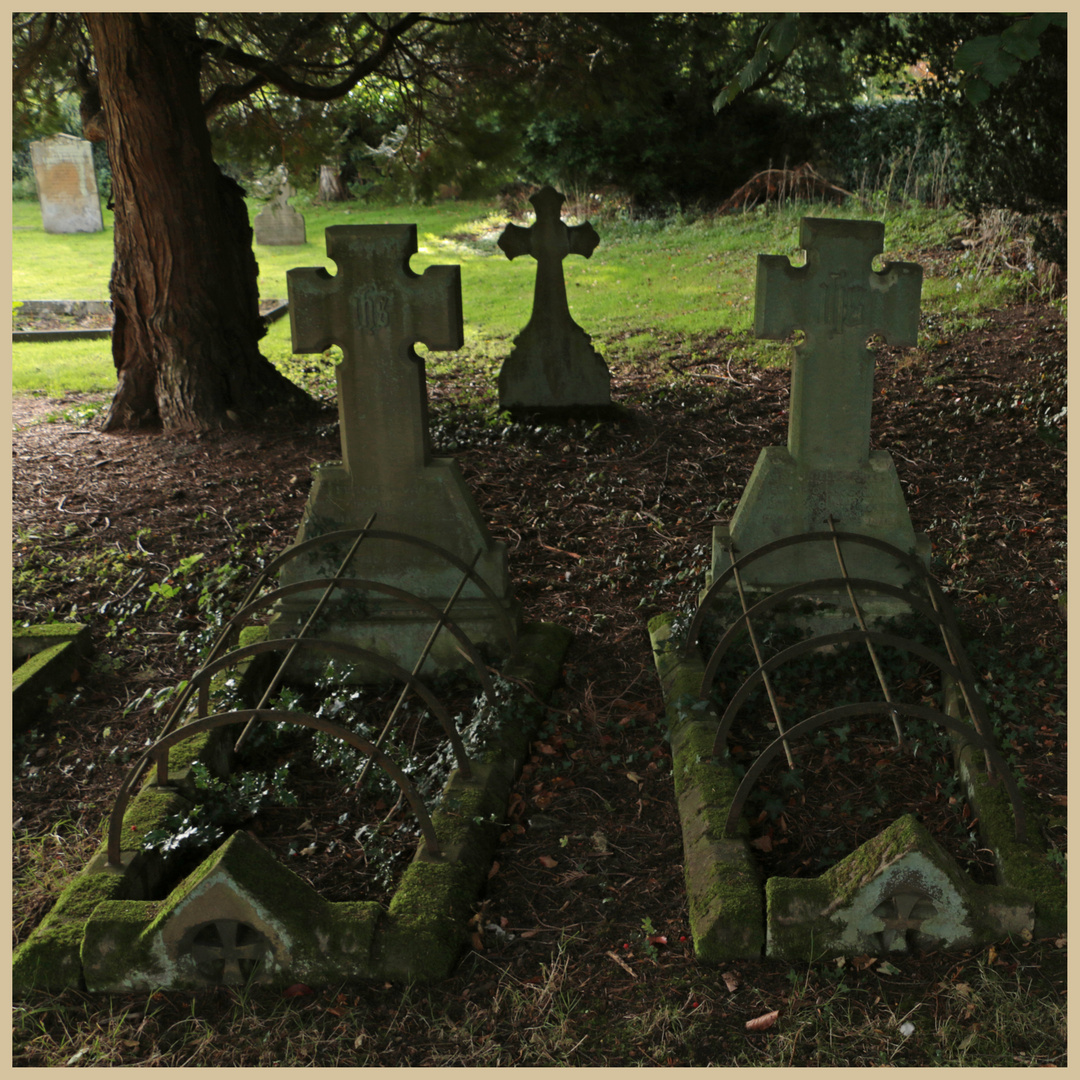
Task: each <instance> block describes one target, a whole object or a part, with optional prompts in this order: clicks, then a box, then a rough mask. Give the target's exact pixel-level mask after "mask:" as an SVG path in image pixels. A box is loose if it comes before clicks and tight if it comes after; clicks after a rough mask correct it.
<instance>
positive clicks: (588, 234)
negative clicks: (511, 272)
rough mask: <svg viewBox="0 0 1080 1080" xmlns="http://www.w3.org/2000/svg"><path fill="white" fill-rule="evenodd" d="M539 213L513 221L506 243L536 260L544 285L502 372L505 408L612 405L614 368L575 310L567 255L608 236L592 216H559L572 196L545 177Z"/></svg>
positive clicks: (511, 254) (511, 251) (502, 240)
mask: <svg viewBox="0 0 1080 1080" xmlns="http://www.w3.org/2000/svg"><path fill="white" fill-rule="evenodd" d="M529 201H530V202H531V203H532V204H533V206H534V207H535V208H536V221H535V223H534V224H533V225H531V226H530V227H529V228H527V229H524V228H522V227H521V226H520V225H507V226H506V228H505V229H504V230H503V233H502V235H501V236H500V237H499V247H500V248H501V249H502V251H503V253H504V254H505V255H506V257H507V258H508V259H514V258H516V257H517V256H518V255H531V256H532V257H533V258H534V259H535V260H536V287H535V289H534V292H533V310H532V315H531V317H530V318H529V321H528V323H527V324H526V326H525V328H524V329H523V330H522V331H521V333H520V334H518V336H517V337H516V338H515V339H514V347H513V349H512V350H511V352H510V355H509V356H508V357H507V358H506V360H505V362H504V363H503V366H502V370H501V371H500V372H499V408H500V409H509V410H512V411H521V412H542V411H545V410H551V411H573V410H576V409H596V408H599V409H604V408H606V407H608V406H610V405H611V372H610V371H608V367H607V364H605V363H604V359H603V357H602V356H601V355H600V354H599V353H598V352H597V351H596V350H595V349H594V348H593V347H592V338H590V337H589V335H588V334H586V333H585V331H584V330H582V328H581V327H580V326H578V324H577V323H576V322H574V320H573V318H572V317H571V315H570V308H569V306H568V304H567V302H566V281H565V279H564V277H563V266H562V262H563V259H565V258H566V256H567V255H583V256H584V257H585V258H586V259H587V258H588V257H589V256H590V255H592V253H593V251H594V250H595V248H596V245H597V244H598V243H599V242H600V237H599V236H598V235H597V234H596V230H595V229H594V228H593V227H592V226H591V225H590V224H589V223H588V222H585V223H584V224H583V225H573V226H570V225H567V224H566V223H565V222H564V221H562V220H561V219H560V217H559V210H560V207H561V206H562V204H563V201H564V197H563V196H562V195H560V194H559V193H558V192H557V191H556V190H555V189H554V188H552V187H548V186H547V185H545V186H544V187H542V188H541V189H540V190H539V191H538V192H537V193H536V194H535V195H533V196H532V198H531V199H530V200H529Z"/></svg>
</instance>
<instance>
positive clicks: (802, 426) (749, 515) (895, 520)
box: [712, 218, 926, 607]
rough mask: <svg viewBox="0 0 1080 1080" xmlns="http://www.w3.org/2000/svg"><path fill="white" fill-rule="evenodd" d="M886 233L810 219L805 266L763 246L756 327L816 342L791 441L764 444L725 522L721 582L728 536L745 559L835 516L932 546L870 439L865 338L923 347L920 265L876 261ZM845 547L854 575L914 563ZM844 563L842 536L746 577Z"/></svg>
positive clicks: (809, 573) (897, 539)
mask: <svg viewBox="0 0 1080 1080" xmlns="http://www.w3.org/2000/svg"><path fill="white" fill-rule="evenodd" d="M884 237H885V227H884V225H882V224H881V223H880V222H877V221H844V220H840V219H830V218H803V220H802V222H801V225H800V231H799V242H800V244H801V245H802V247H803V248H804V249H805V250H806V256H807V259H806V265H805V266H800V267H794V266H792V265H791V264H790V263H789V262H788V260H787V258H786V257H784V256H777V255H759V256H758V270H757V288H756V293H755V298H754V332H755V334H756V335H757V336H758V337H765V338H785V337H788V336H789V335H791V334H792V333H794V332H795V331H797V330H801V331H804V332H805V334H806V340H805V341H804V343H803V344H802V345H799V346H797V347H796V349H795V357H794V361H793V363H792V374H791V402H790V407H789V415H790V420H789V426H788V443H787V446H786V447H782V446H768V447H765V448H764V449H763V450H762V452H761V456H760V457H759V458H758V461H757V464H756V465H755V466H754V471H753V473H752V474H751V477H750V481H749V483H748V484H747V486H746V490H745V491H744V492H743V496H742V498H741V499H740V501H739V505H738V508H737V509H736V511H735V514H734V516H733V517H732V519H731V523H730V526H717V527H716V528H715V530H714V532H713V565H712V580H716V578H717V577H719V576H720V574H722V573H723V572H724V570H726V569H727V568H728V567H729V566H730V565H731V558H730V556H729V554H728V552H727V550H725V547H726V544H727V543H728V541H729V540H730V542H731V543H733V544H734V546H735V553H736V557H738V556H740V555H745V554H747V553H749V552H750V551H753V550H754V549H756V548H759V547H762V546H764V545H765V544H767V543H770V542H772V541H774V540H780V539H782V538H784V537H788V536H795V535H799V534H802V533H808V532H819V531H824V530H827V529H828V528H829V526H828V519H829V516H830V515H831V516H832V518H833V519H834V522H835V524H836V528H837V529H838V530H840V531H842V532H854V533H859V534H860V535H863V536H870V537H875V538H877V539H879V540H884V541H886V542H888V543H890V544H892V545H893V546H895V547H898V548H900V549H901V550H902V551H905V552H909V553H910V552H915V551H918V552H919V553H920V554H925V551H926V545H925V538H916V536H915V532H914V530H913V528H912V525H911V519H910V516H909V514H908V510H907V504H906V503H905V501H904V494H903V491H902V490H901V488H900V480H899V478H898V477H897V474H896V468H895V466H894V465H893V461H892V458H891V457H890V456H889V454H888V453H887V452H886V451H884V450H871V449H870V414H871V408H872V405H873V397H874V356H873V353H872V352H870V350H869V349H868V348H867V347H866V343H867V340H868V338H870V337H871V336H872V335H875V334H877V335H880V336H881V337H883V338H884V340H885V341H886V342H887V343H888V344H891V345H914V344H915V343H916V340H917V335H918V325H919V296H920V292H921V288H922V268H921V267H920V266H918V265H917V264H915V263H888V264H887V265H886V266H885V268H884V269H883V270H881V271H874V270H873V269H872V266H871V264H872V262H873V259H874V257H875V256H876V255H879V254H880V253H881V251H882V250H883V245H884ZM844 553H845V560H846V562H847V566H848V571H849V572H850V574H851V575H852V576H853V577H871V578H874V579H875V580H878V581H884V582H887V583H890V584H897V585H902V584H904V582H905V579H906V572H905V571H902V570H900V569H898V568H897V566H896V560H895V559H894V558H893V557H891V556H889V555H887V554H885V553H882V552H878V551H874V550H872V549H870V548H867V547H861V546H859V545H845V552H844ZM838 572H839V571H838V564H837V560H836V556H835V553H834V552H833V549H832V545H831V544H828V543H822V544H804V545H800V546H798V547H795V548H788V549H786V550H784V551H782V552H779V553H777V554H775V555H768V556H765V557H763V558H761V559H760V560H758V561H756V562H754V563H753V564H752V565H751V566H750V567H748V568H747V570H746V576H745V580H746V582H747V584H748V585H749V586H750V587H751V588H757V589H764V590H769V591H772V590H777V589H780V588H783V587H785V586H788V585H794V584H796V583H800V582H806V581H810V580H813V579H815V578H822V577H834V576H836V574H837V573H838ZM875 602H876V603H879V604H884V606H885V607H888V603H887V602H885V601H875Z"/></svg>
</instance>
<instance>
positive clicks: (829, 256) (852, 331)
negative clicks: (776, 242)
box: [754, 218, 922, 346]
mask: <svg viewBox="0 0 1080 1080" xmlns="http://www.w3.org/2000/svg"><path fill="white" fill-rule="evenodd" d="M884 238H885V226H884V225H882V223H881V222H879V221H843V220H839V219H832V218H804V219H803V220H802V223H801V225H800V230H799V243H800V245H801V246H802V247H803V248H804V249H805V250H806V265H805V266H792V265H791V263H790V262H789V261H788V259H787V257H786V256H783V255H759V256H758V270H757V287H756V294H755V303H754V333H755V335H756V336H757V337H763V338H784V337H787V336H788V335H789V334H791V333H793V332H794V331H795V330H802V331H804V332H805V333H806V336H807V339H808V341H809V340H810V339H811V338H820V337H822V336H824V337H826V338H830V339H836V338H843V339H844V340H845V341H846V340H849V339H860V338H861V340H862V342H865V341H866V339H867V338H868V337H869V336H870V335H872V334H880V335H882V337H883V338H884V339H885V341H886V342H887V343H888V344H890V345H901V346H906V345H914V344H916V342H917V340H918V332H919V295H920V292H921V290H922V267H921V266H919V265H918V263H904V262H891V263H886V265H885V268H884V269H883V270H879V271H875V270H873V269H872V266H871V264H872V262H873V260H874V257H875V256H876V255H880V254H881V252H882V250H883V248H884Z"/></svg>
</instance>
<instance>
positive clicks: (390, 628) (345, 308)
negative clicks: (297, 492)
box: [282, 225, 517, 674]
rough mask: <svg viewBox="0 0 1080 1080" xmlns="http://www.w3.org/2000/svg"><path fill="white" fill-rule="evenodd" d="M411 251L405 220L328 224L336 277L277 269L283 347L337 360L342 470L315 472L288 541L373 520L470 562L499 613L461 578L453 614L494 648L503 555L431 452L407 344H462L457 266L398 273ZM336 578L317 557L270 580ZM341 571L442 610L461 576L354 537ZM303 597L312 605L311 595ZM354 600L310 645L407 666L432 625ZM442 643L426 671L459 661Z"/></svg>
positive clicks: (382, 604) (501, 620)
mask: <svg viewBox="0 0 1080 1080" xmlns="http://www.w3.org/2000/svg"><path fill="white" fill-rule="evenodd" d="M416 247H417V244H416V227H415V226H414V225H333V226H331V227H330V228H328V229H327V230H326V251H327V254H328V255H329V256H330V258H331V259H333V260H334V262H336V263H337V265H338V273H337V274H336V275H334V276H331V275H330V274H328V273H327V272H326V270H325V269H323V268H322V267H316V268H308V269H296V270H290V271H289V272H288V275H287V277H288V286H289V317H290V319H291V322H292V339H293V348H294V349H295V350H296V352H298V353H306V352H322V351H324V350H325V349H328V348H329V347H330V346H331V345H332V344H336V345H339V346H340V347H341V350H342V352H343V354H344V355H343V359H342V361H341V363H340V364H339V365H338V369H337V384H338V412H339V417H340V422H341V449H342V461H341V462H340V463H339V464H338V463H335V464H328V465H323V466H321V467H319V468H317V469H316V470H315V477H314V482H313V484H312V488H311V494H310V496H309V498H308V505H307V508H306V510H305V513H304V518H303V520H302V522H301V526H300V534H299V536H298V537H297V540H298V542H300V541H303V540H305V539H307V538H309V537H312V536H319V535H322V534H325V533H328V532H332V531H336V530H339V529H359V528H362V527H363V526H364V525H365V524H366V523H367V521H368V519H369V517H370V516H371V514H372V513H376V514H377V515H378V516H377V518H376V521H375V523H374V525H373V528H375V529H382V530H390V531H394V532H402V533H408V534H410V535H412V536H417V537H419V538H420V539H422V540H426V541H428V542H430V543H433V544H438V545H439V546H440V547H443V548H445V549H447V550H448V551H450V552H451V553H452V554H454V555H456V556H457V557H458V558H459V559H461V560H462V561H463V562H464V563H466V564H472V563H473V561H474V559H475V560H476V573H477V574H478V575H479V576H480V577H481V578H483V579H484V581H486V582H487V584H488V585H489V586H490V587H491V589H492V590H493V591H494V593H495V594H496V596H497V597H499V603H500V604H501V606H502V611H501V612H498V613H497V612H495V611H493V604H492V602H491V601H490V600H489V599H488V598H487V597H485V596H484V594H483V593H482V591H481V590H480V589H479V588H478V587H477V586H476V585H475V584H474V583H473V582H471V581H470V582H469V583H468V584H467V585H466V586H465V587H464V589H463V591H462V593H461V596H460V598H459V599H458V600H457V601H456V602H455V604H454V608H453V611H452V613H451V618H452V619H453V620H454V622H455V623H457V624H458V626H460V627H461V629H462V630H464V632H465V633H466V634H467V635H468V636H469V638H470V639H471V640H472V641H473V642H474V643H476V644H481V643H487V644H489V645H491V646H492V648H494V649H495V650H496V651H497V652H505V648H506V646H507V645H508V644H509V643H508V642H507V641H506V634H505V632H504V629H503V627H504V626H505V621H506V618H507V617H509V618H510V619H511V621H512V622H514V623H516V621H517V607H516V605H515V604H514V603H513V601H512V600H511V599H510V594H511V588H510V579H509V574H508V571H507V565H506V549H505V546H504V545H503V544H501V543H496V542H495V541H494V540H493V539H492V538H491V535H490V534H489V532H488V530H487V526H486V525H485V524H484V520H483V518H482V517H481V516H480V512H479V510H478V509H477V507H476V504H475V502H474V501H473V498H472V494H471V492H470V491H469V489H468V488H467V486H466V485H465V480H464V478H463V477H462V475H461V472H460V470H459V469H458V466H457V463H456V462H455V461H453V460H452V459H450V458H437V457H433V456H432V453H431V446H430V440H429V436H428V426H427V384H426V377H425V370H424V361H423V360H422V359H421V358H420V357H419V356H418V355H417V354H416V351H415V349H414V348H413V345H414V344H415V343H416V342H422V343H423V344H425V345H426V346H427V347H428V348H430V349H445V350H450V349H459V348H461V345H462V341H463V328H462V313H461V271H460V268H459V267H457V266H431V267H428V268H427V270H426V271H425V272H424V273H423V274H422V275H419V274H415V273H414V272H413V271H412V270H410V269H409V265H408V264H409V259H410V257H411V256H412V255H413V254H415V252H416ZM343 554H344V552H341V553H339V554H338V558H340V557H341V555H343ZM336 569H337V564H336V562H335V561H334V559H333V556H332V554H330V553H327V552H325V550H323V549H320V550H319V551H318V552H317V553H316V554H315V555H313V556H312V557H311V558H310V559H300V558H297V559H294V560H293V561H291V562H289V563H287V564H286V565H285V567H283V569H282V584H283V585H287V584H291V583H292V582H297V581H306V580H311V579H313V578H320V577H330V576H333V574H334V572H335V571H336ZM348 576H350V577H359V578H368V579H371V580H375V581H379V582H382V583H383V584H386V585H392V586H395V587H396V588H399V589H403V590H405V591H406V592H409V593H411V594H413V595H415V596H419V597H421V598H423V599H425V600H428V601H429V602H431V603H433V604H436V605H437V606H439V607H442V606H443V605H444V604H445V602H446V600H447V599H448V598H449V597H451V596H452V595H453V594H454V591H455V589H456V588H457V586H458V585H459V583H460V581H461V576H462V575H461V572H460V571H459V570H458V569H456V568H455V567H454V566H453V565H452V564H450V563H448V562H447V561H446V560H445V559H442V558H440V557H439V556H437V555H435V554H432V553H429V552H425V551H423V550H421V549H418V548H417V547H415V546H411V545H404V544H399V543H393V542H390V541H384V540H365V541H364V542H363V543H362V544H361V547H360V549H359V550H358V552H357V554H356V555H355V557H354V558H353V560H352V562H351V564H350V569H349V574H348ZM302 596H303V598H304V601H303V602H304V603H305V604H308V606H310V602H312V597H311V594H307V593H304V594H302ZM315 599H317V597H316V598H315ZM365 603H366V611H364V612H360V613H358V612H349V611H342V612H340V613H339V615H338V616H336V617H335V618H332V619H331V620H330V623H329V625H328V628H327V629H326V631H325V632H324V633H321V634H320V636H322V637H326V638H332V639H337V640H343V641H348V642H351V643H353V644H356V645H360V646H361V647H363V648H367V649H372V650H374V651H376V652H378V653H380V654H381V655H383V656H387V657H389V658H391V659H394V660H395V661H396V662H397V663H399V664H400V665H401V666H402V667H405V668H406V669H410V668H411V667H412V665H413V662H414V660H415V658H416V657H417V656H418V655H419V653H420V651H421V649H422V648H423V645H424V642H425V641H426V639H427V635H428V633H429V632H430V630H431V628H432V626H433V621H432V620H431V619H430V618H429V617H427V616H426V615H421V616H418V615H417V612H416V610H415V608H410V607H408V606H407V605H406V604H405V602H404V601H392V600H389V599H387V598H385V597H381V596H380V597H376V596H375V595H374V594H372V595H370V596H369V597H368V598H367V599H366V601H365ZM285 615H286V616H289V617H296V618H299V617H300V616H301V615H302V612H300V611H291V612H290V610H289V609H285ZM443 639H445V643H446V647H445V649H443V648H442V647H441V646H440V641H441V640H443ZM440 641H436V643H435V647H434V648H433V649H432V654H431V656H432V659H431V663H430V665H429V667H430V668H438V667H456V666H460V665H461V663H462V658H461V656H460V654H459V653H458V651H457V648H456V642H454V641H453V639H452V638H451V637H450V636H449V635H447V634H443V635H442V638H441V639H440ZM373 674H374V673H373Z"/></svg>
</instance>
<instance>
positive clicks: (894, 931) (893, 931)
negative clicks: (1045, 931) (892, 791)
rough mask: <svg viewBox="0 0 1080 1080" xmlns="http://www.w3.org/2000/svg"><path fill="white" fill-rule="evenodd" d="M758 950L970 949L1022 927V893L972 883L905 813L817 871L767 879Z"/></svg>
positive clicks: (824, 953)
mask: <svg viewBox="0 0 1080 1080" xmlns="http://www.w3.org/2000/svg"><path fill="white" fill-rule="evenodd" d="M765 902H766V953H767V955H769V956H772V957H777V958H782V959H786V960H805V961H813V960H820V959H824V958H828V957H834V956H863V955H870V956H882V955H884V954H888V953H904V952H911V951H932V950H954V949H967V948H977V947H980V946H983V945H988V944H991V943H994V942H999V941H1002V940H1004V939H1006V938H1008V937H1010V936H1013V935H1017V936H1025V935H1030V934H1031V932H1032V928H1033V926H1034V906H1033V904H1032V900H1031V898H1030V897H1029V896H1027V895H1026V894H1025V893H1023V892H1021V891H1019V890H1017V889H1012V888H1007V887H1005V886H998V885H976V884H975V883H974V882H972V881H971V880H970V879H969V878H968V877H967V876H966V875H965V874H964V873H963V872H962V871H961V870H960V868H959V867H958V866H957V865H956V863H955V861H954V860H953V859H952V858H951V857H950V856H949V855H948V853H947V852H945V851H944V850H943V849H942V847H941V846H940V844H938V843H937V841H936V840H935V839H934V838H933V837H932V836H931V835H930V834H929V832H927V830H926V829H925V828H924V827H923V826H922V825H921V824H920V823H919V822H918V820H917V819H916V818H915V817H914V816H912V815H910V814H908V815H905V816H904V817H902V818H900V819H899V820H897V821H895V822H893V824H892V825H890V826H889V828H887V829H886V830H885V831H884V832H882V833H880V834H879V835H878V836H876V837H875V838H874V839H872V840H869V841H867V843H865V844H863V846H862V847H861V848H859V849H858V850H857V851H855V852H853V853H852V854H851V855H849V856H848V857H847V858H846V859H843V860H842V861H841V862H839V863H837V864H836V866H834V867H832V868H831V869H830V870H827V871H826V872H825V873H824V874H822V875H821V876H820V877H818V878H813V879H803V878H782V877H774V878H769V880H768V881H767V882H766V884H765Z"/></svg>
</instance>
